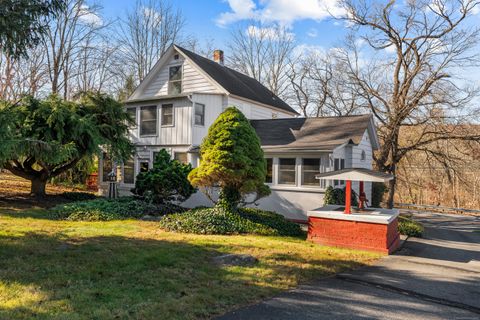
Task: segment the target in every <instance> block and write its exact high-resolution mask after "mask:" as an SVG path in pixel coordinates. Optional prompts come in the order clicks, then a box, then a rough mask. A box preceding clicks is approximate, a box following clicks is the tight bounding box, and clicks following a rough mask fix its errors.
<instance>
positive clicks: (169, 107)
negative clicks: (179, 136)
mask: <svg viewBox="0 0 480 320" xmlns="http://www.w3.org/2000/svg"><path fill="white" fill-rule="evenodd" d="M162 126H173V104H163V105H162Z"/></svg>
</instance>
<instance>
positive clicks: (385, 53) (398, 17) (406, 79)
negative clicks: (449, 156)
mask: <svg viewBox="0 0 480 320" xmlns="http://www.w3.org/2000/svg"><path fill="white" fill-rule="evenodd" d="M342 3H343V6H344V8H345V9H346V11H347V14H346V15H345V17H343V18H342V19H344V20H346V21H347V22H348V24H349V25H350V26H352V28H353V29H354V30H355V31H356V32H357V34H359V35H360V36H361V37H362V38H363V39H364V41H365V43H366V47H367V48H365V49H364V50H369V52H370V53H371V52H372V51H373V57H372V58H371V59H368V60H367V59H365V58H362V57H363V56H361V54H360V52H361V51H360V50H361V49H360V48H359V45H358V41H353V39H354V38H350V40H349V41H348V42H347V43H348V44H347V46H346V48H344V49H343V50H339V53H340V57H341V59H342V60H343V63H344V65H346V66H347V69H346V71H347V72H348V75H349V78H350V81H351V82H352V83H353V84H354V85H355V88H356V92H357V94H358V96H359V97H361V98H362V100H363V101H362V104H363V105H365V106H366V107H368V108H369V109H370V110H371V112H372V113H373V114H374V116H375V118H376V120H377V121H378V123H379V136H380V139H381V140H382V144H381V147H380V150H379V151H378V152H377V153H376V154H375V156H374V160H375V163H376V166H377V167H378V169H379V170H382V171H385V172H390V173H393V174H396V171H397V166H398V164H399V162H400V161H401V160H402V159H403V158H404V157H405V156H406V155H407V154H409V153H410V152H413V151H422V152H424V153H427V154H429V155H431V156H436V157H439V158H441V157H443V156H444V155H442V154H440V153H438V152H437V151H435V149H433V148H431V146H432V145H434V143H435V142H437V141H458V140H470V141H475V142H477V143H478V141H479V139H480V136H479V135H478V134H476V133H471V132H468V131H464V130H462V127H461V126H460V125H459V124H461V123H464V121H468V120H470V121H471V120H472V118H473V116H474V115H475V112H477V111H478V110H476V108H474V107H472V104H470V103H471V102H472V99H473V98H474V97H475V96H476V95H477V89H476V88H472V87H470V86H468V85H462V82H461V81H458V79H455V76H456V75H459V73H460V72H462V70H465V69H464V68H468V67H471V66H473V65H476V64H477V62H478V56H477V50H475V48H476V46H477V44H478V40H479V36H478V35H479V28H478V27H475V26H474V25H472V24H469V23H468V19H469V17H470V16H471V15H472V13H473V12H474V10H475V9H476V6H477V5H478V0H434V1H430V0H428V1H426V0H425V1H419V0H412V1H406V2H405V3H397V2H396V1H394V0H391V1H389V2H387V3H385V2H381V3H379V2H371V1H363V0H362V1H358V0H355V1H354V0H344V1H343V2H342ZM413 127H415V128H419V127H420V128H421V130H418V134H417V135H416V136H415V137H414V138H412V139H409V140H406V141H402V140H401V139H400V133H401V130H402V129H404V128H413ZM395 186H396V180H393V181H391V182H390V188H389V195H388V201H387V202H388V206H389V207H392V206H393V202H394V194H395Z"/></svg>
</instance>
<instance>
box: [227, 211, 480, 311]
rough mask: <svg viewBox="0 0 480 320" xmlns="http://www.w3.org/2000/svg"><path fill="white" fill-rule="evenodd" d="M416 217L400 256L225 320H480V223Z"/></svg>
mask: <svg viewBox="0 0 480 320" xmlns="http://www.w3.org/2000/svg"><path fill="white" fill-rule="evenodd" d="M415 216H416V218H417V219H418V220H419V221H421V222H423V223H424V226H425V234H424V237H423V238H421V239H420V238H410V239H408V241H407V242H406V243H405V244H404V246H403V248H402V250H400V251H399V252H398V253H397V254H395V255H392V256H389V257H386V258H384V259H381V260H380V261H379V262H378V263H376V264H375V265H373V266H370V267H365V268H362V269H358V270H355V271H352V272H349V273H343V274H339V275H337V276H335V277H331V278H327V279H322V280H318V281H317V282H315V283H311V284H309V285H304V286H301V287H299V288H297V289H295V290H292V291H289V292H286V293H284V294H282V295H279V296H277V297H275V298H273V299H270V300H267V301H264V302H261V303H259V304H256V305H252V306H249V307H246V308H243V309H240V310H236V311H233V312H230V313H228V314H226V315H224V316H222V317H219V318H218V319H222V320H239V319H278V320H281V319H402V320H405V319H407V320H414V319H480V217H469V216H458V215H446V214H432V213H416V214H415Z"/></svg>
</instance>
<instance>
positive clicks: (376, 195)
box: [370, 182, 388, 208]
mask: <svg viewBox="0 0 480 320" xmlns="http://www.w3.org/2000/svg"><path fill="white" fill-rule="evenodd" d="M387 191H388V188H387V186H386V185H385V183H383V182H373V183H372V201H370V206H371V207H374V208H380V204H381V203H382V201H383V195H384V194H385V193H386V192H387Z"/></svg>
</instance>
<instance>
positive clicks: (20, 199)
mask: <svg viewBox="0 0 480 320" xmlns="http://www.w3.org/2000/svg"><path fill="white" fill-rule="evenodd" d="M69 191H84V190H80V189H78V188H73V187H66V186H60V185H52V184H48V185H47V196H46V197H44V198H37V197H32V196H30V181H28V180H25V179H22V178H20V177H17V176H15V175H13V174H11V173H8V172H0V207H2V208H12V209H25V208H32V207H38V208H51V207H54V206H56V205H57V204H61V203H65V202H69V200H67V199H65V198H64V197H62V195H61V194H62V193H63V192H69ZM70 201H71V200H70Z"/></svg>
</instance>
